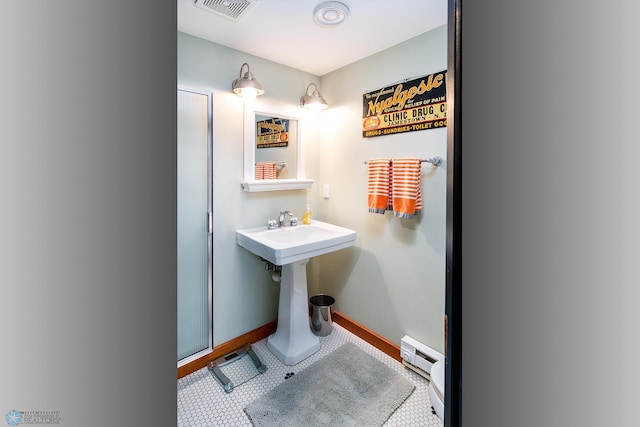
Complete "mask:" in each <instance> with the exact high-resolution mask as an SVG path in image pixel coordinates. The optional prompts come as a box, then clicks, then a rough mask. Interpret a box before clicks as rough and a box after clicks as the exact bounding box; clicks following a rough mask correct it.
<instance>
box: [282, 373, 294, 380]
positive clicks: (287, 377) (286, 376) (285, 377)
mask: <svg viewBox="0 0 640 427" xmlns="http://www.w3.org/2000/svg"><path fill="white" fill-rule="evenodd" d="M294 374H295V372H289V373H287V375H285V376H284V379H285V380H288V379H289V378H291V377H292V376H293V375H294Z"/></svg>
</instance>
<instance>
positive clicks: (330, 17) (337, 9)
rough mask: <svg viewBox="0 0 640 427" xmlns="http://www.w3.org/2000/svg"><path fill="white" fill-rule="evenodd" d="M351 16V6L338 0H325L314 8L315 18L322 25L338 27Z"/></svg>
mask: <svg viewBox="0 0 640 427" xmlns="http://www.w3.org/2000/svg"><path fill="white" fill-rule="evenodd" d="M347 16H349V8H348V7H347V6H346V5H345V4H342V3H339V2H337V1H325V2H323V3H320V4H319V5H317V6H316V7H315V9H313V20H314V22H315V23H316V24H318V25H320V26H321V27H330V28H333V27H338V26H340V25H341V24H342V23H343V22H344V20H345V19H347Z"/></svg>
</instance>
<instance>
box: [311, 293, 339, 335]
mask: <svg viewBox="0 0 640 427" xmlns="http://www.w3.org/2000/svg"><path fill="white" fill-rule="evenodd" d="M309 302H310V303H311V309H312V310H311V331H312V332H313V333H314V334H315V335H318V336H321V337H326V336H327V335H329V334H330V333H331V329H332V328H333V322H332V321H331V306H332V305H333V304H334V303H335V302H336V300H335V299H333V297H330V296H329V295H314V296H312V297H311V298H309Z"/></svg>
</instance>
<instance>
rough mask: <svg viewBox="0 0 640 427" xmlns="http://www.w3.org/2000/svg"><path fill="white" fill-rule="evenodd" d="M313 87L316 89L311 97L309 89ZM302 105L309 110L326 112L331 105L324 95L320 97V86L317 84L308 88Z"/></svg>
mask: <svg viewBox="0 0 640 427" xmlns="http://www.w3.org/2000/svg"><path fill="white" fill-rule="evenodd" d="M312 85H313V87H314V88H315V89H314V91H313V93H312V94H311V95H309V88H310V87H311V86H312ZM300 105H301V106H303V107H304V108H306V109H308V110H324V109H325V108H327V107H328V106H329V105H328V104H327V101H325V100H324V98H323V97H322V95H320V91H318V86H316V84H315V83H309V85H308V86H307V90H306V91H305V94H304V95H303V96H302V98H300Z"/></svg>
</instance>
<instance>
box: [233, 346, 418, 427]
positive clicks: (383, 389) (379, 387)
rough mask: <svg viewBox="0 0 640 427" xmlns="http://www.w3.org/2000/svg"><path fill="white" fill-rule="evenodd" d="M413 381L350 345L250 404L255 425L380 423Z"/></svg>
mask: <svg viewBox="0 0 640 427" xmlns="http://www.w3.org/2000/svg"><path fill="white" fill-rule="evenodd" d="M414 389H415V385H414V384H413V383H412V382H411V381H409V380H407V379H406V378H404V377H402V376H401V375H400V374H398V373H396V372H394V371H393V370H392V369H391V368H389V367H388V366H386V365H385V364H384V363H382V362H380V361H378V360H376V359H375V358H374V357H373V356H370V355H369V354H367V353H365V352H364V351H362V350H360V349H359V348H358V347H356V346H355V345H354V344H352V343H347V344H344V345H342V346H341V347H340V348H338V349H337V350H335V351H334V352H332V353H330V354H329V355H327V356H326V357H324V358H322V359H320V360H319V361H317V362H315V363H314V364H312V365H311V366H309V367H307V368H305V369H304V370H302V371H300V372H298V373H296V374H295V375H294V376H292V377H291V378H289V379H288V380H286V381H285V382H283V383H281V384H280V385H278V386H276V387H275V388H273V389H272V390H271V391H269V392H267V393H266V394H264V395H263V396H261V397H260V398H258V399H257V400H255V401H253V402H252V403H250V404H249V405H248V406H247V407H246V408H245V409H244V411H245V412H246V413H247V415H248V416H249V418H250V419H251V422H252V423H253V425H254V426H264V427H267V426H306V427H311V426H314V427H315V426H357V427H364V426H381V425H382V424H384V422H385V421H387V419H389V417H390V416H391V414H393V412H394V411H395V410H396V409H397V408H398V407H400V405H402V403H403V402H404V401H405V400H406V399H407V397H409V395H411V393H413V390H414Z"/></svg>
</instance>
